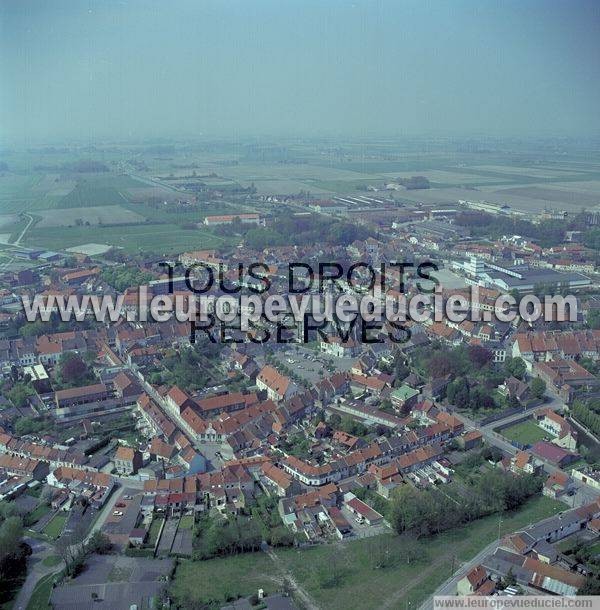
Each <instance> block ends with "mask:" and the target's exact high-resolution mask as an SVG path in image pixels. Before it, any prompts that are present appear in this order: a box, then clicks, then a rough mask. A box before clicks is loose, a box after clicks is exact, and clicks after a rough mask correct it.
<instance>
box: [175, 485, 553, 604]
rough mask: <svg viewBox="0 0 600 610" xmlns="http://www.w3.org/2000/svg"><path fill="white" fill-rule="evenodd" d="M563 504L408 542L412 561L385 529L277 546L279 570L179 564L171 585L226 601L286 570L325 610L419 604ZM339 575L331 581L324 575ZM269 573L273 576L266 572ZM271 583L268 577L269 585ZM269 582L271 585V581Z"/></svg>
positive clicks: (182, 593)
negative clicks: (493, 546)
mask: <svg viewBox="0 0 600 610" xmlns="http://www.w3.org/2000/svg"><path fill="white" fill-rule="evenodd" d="M564 508H565V507H564V505H563V504H561V503H560V502H556V501H554V500H551V499H550V498H546V497H543V496H537V497H535V498H533V499H531V500H529V501H528V502H527V503H526V504H525V505H524V506H523V507H522V508H521V509H519V510H518V511H515V512H511V513H504V514H502V515H501V516H498V515H492V516H490V517H485V518H483V519H479V520H478V521H474V522H472V523H469V524H468V525H466V526H464V527H461V528H456V529H454V530H451V531H448V532H445V533H443V534H440V535H438V536H434V537H431V538H422V539H419V540H417V541H413V542H412V544H414V545H415V546H416V548H415V549H414V552H413V559H412V560H411V561H410V562H407V560H406V559H405V558H404V557H405V545H406V538H404V537H400V536H396V535H393V534H385V535H383V536H377V537H374V538H367V539H362V540H356V541H351V542H346V543H335V544H330V545H320V546H315V547H312V548H308V549H298V550H297V549H284V550H276V554H277V557H278V558H279V562H278V564H277V567H276V566H275V564H273V563H269V562H270V560H269V558H268V557H267V556H266V555H264V554H257V553H253V554H247V555H238V556H234V557H227V558H222V559H211V560H207V561H198V562H192V561H186V562H182V563H181V564H180V566H179V567H178V569H177V572H176V574H175V579H174V582H173V585H172V594H173V597H174V598H175V600H176V601H177V602H179V603H181V602H184V601H186V602H187V603H188V604H189V605H191V603H192V602H195V603H198V602H201V603H207V602H208V601H211V600H212V601H215V602H223V601H225V600H226V599H227V596H237V595H243V596H247V595H250V594H251V593H253V592H254V591H255V590H256V589H257V588H258V587H263V588H265V590H267V591H268V590H269V585H271V587H273V586H275V588H280V585H278V583H282V582H283V580H284V579H285V577H286V576H287V575H291V576H292V577H293V578H294V579H295V580H296V581H297V582H298V583H299V584H300V585H301V586H302V587H303V588H304V589H305V590H306V591H307V592H308V593H309V594H310V595H311V596H312V597H313V599H314V600H315V602H316V603H317V604H318V605H320V606H321V607H323V608H327V609H328V610H337V609H338V608H339V609H340V610H342V609H344V610H345V609H346V608H357V607H359V608H362V609H365V610H368V609H370V608H372V609H377V610H379V609H384V608H390V609H391V608H399V607H405V606H407V607H411V608H416V607H417V605H418V604H420V603H421V602H422V601H423V600H424V599H425V598H426V597H427V596H429V595H430V594H431V593H433V592H434V590H435V589H436V588H437V587H438V586H439V585H440V584H441V583H442V582H444V581H445V580H446V579H447V578H448V577H449V576H450V575H451V574H452V572H453V570H456V569H457V567H458V565H459V563H460V562H462V561H467V560H469V559H471V558H472V557H474V556H475V555H476V554H477V553H478V552H479V551H481V550H482V549H483V548H484V547H485V546H487V545H488V544H489V543H491V542H492V541H493V540H495V539H497V537H498V533H499V532H500V534H501V535H504V534H506V533H509V532H512V531H515V530H517V529H520V528H523V527H525V526H527V525H529V524H530V523H535V522H537V521H540V520H541V519H544V518H546V517H549V516H551V515H554V514H556V513H558V512H560V511H561V510H564ZM382 548H383V552H385V553H389V555H390V556H392V557H393V556H398V557H399V558H402V559H399V560H398V561H396V562H392V563H391V564H390V565H389V566H388V567H383V568H382V567H378V566H377V565H376V563H377V562H376V561H375V560H374V557H375V556H376V555H380V554H381V552H382ZM332 570H333V571H335V572H336V573H337V578H336V582H334V583H332V582H331V581H330V579H329V576H328V575H329V574H331V572H332ZM266 574H269V575H272V576H270V577H269V576H266ZM270 581H271V582H270ZM271 583H272V584H271Z"/></svg>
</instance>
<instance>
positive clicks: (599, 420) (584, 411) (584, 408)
mask: <svg viewBox="0 0 600 610" xmlns="http://www.w3.org/2000/svg"><path fill="white" fill-rule="evenodd" d="M571 414H572V415H573V417H574V418H575V419H576V420H577V421H578V422H579V423H580V424H582V425H583V426H585V427H586V428H587V429H588V430H590V432H592V433H593V434H595V435H596V436H600V414H599V413H597V412H596V411H594V410H593V409H591V408H590V406H589V403H587V404H586V403H585V402H583V401H581V400H576V401H575V402H574V403H573V405H572V406H571Z"/></svg>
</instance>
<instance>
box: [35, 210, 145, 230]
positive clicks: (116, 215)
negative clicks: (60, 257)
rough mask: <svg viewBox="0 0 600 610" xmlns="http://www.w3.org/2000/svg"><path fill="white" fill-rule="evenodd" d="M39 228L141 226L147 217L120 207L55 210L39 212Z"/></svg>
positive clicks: (37, 213)
mask: <svg viewBox="0 0 600 610" xmlns="http://www.w3.org/2000/svg"><path fill="white" fill-rule="evenodd" d="M36 216H40V220H39V222H38V223H37V225H36V226H37V228H38V229H42V228H47V227H74V226H80V225H92V226H93V225H118V224H140V223H143V222H145V221H146V219H145V217H144V216H142V215H140V214H137V213H136V212H134V211H132V210H130V209H126V208H124V207H123V206H120V205H106V206H88V207H82V208H66V209H54V210H38V211H37V212H36Z"/></svg>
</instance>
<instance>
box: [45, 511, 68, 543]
mask: <svg viewBox="0 0 600 610" xmlns="http://www.w3.org/2000/svg"><path fill="white" fill-rule="evenodd" d="M68 516H69V515H68V514H67V513H66V512H65V511H60V512H58V513H56V515H54V517H52V519H50V521H48V524H47V525H46V527H45V528H44V529H43V530H42V532H43V533H44V534H46V536H48V537H50V538H53V539H55V540H56V538H58V537H59V536H60V535H61V534H62V531H63V528H64V526H65V523H66V522H67V518H68Z"/></svg>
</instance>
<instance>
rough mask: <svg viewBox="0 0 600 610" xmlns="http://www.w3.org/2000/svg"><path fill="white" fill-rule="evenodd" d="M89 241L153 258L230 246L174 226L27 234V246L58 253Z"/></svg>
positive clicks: (51, 230)
mask: <svg viewBox="0 0 600 610" xmlns="http://www.w3.org/2000/svg"><path fill="white" fill-rule="evenodd" d="M90 241H93V242H94V243H101V244H108V245H110V246H115V247H119V248H123V249H125V250H126V251H127V252H131V253H135V252H139V251H147V252H154V253H156V254H167V253H173V252H183V251H185V250H198V249H203V248H216V247H218V246H221V245H228V244H229V243H230V241H229V240H228V239H227V238H225V237H220V236H217V235H213V234H212V233H210V232H209V231H208V230H205V229H182V228H181V227H180V226H179V225H176V224H142V225H123V226H98V227H93V228H91V227H53V228H47V229H37V228H36V229H34V230H33V231H31V232H30V233H29V234H28V239H27V245H28V246H38V247H42V248H48V249H51V250H60V249H64V248H69V247H73V246H78V245H81V244H85V243H89V242H90Z"/></svg>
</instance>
